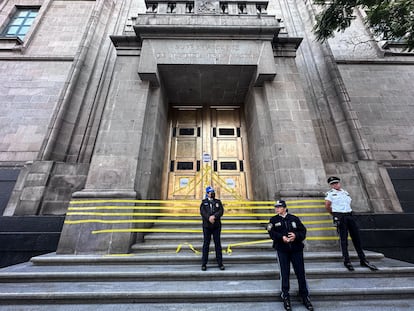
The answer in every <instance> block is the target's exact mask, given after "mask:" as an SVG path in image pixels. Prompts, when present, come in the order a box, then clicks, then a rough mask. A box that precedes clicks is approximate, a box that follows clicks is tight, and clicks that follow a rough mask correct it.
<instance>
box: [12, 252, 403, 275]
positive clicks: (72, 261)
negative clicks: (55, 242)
mask: <svg viewBox="0 0 414 311" xmlns="http://www.w3.org/2000/svg"><path fill="white" fill-rule="evenodd" d="M365 254H366V256H367V258H368V259H369V260H375V261H379V260H384V259H385V257H384V255H383V254H381V253H376V252H369V251H366V252H365ZM349 255H350V258H351V260H352V261H355V262H357V259H358V257H357V255H356V253H355V252H350V253H349ZM223 258H224V260H225V261H226V263H230V262H231V263H269V262H270V263H273V262H274V261H275V258H276V252H275V251H274V250H271V251H261V252H251V251H249V250H245V251H237V252H236V251H234V252H233V253H232V254H231V255H224V256H223ZM304 258H305V262H306V263H308V262H322V263H324V262H340V263H341V264H342V256H341V253H339V252H337V251H327V252H305V253H304ZM200 260H201V255H196V254H194V253H193V252H192V251H191V250H190V249H189V248H187V249H186V252H184V251H181V252H180V253H175V252H171V253H164V254H129V255H127V256H125V255H123V254H120V255H100V256H99V255H56V254H55V253H51V254H47V255H42V256H37V257H33V258H32V259H31V260H30V262H31V263H32V264H33V265H35V266H56V265H58V266H63V265H85V266H89V265H94V266H100V265H109V264H110V265H131V264H132V265H133V264H139V265H141V264H144V265H148V263H151V265H155V264H157V265H158V264H159V265H165V264H173V265H186V264H199V262H200ZM387 260H388V262H389V261H391V259H388V258H387ZM391 262H392V263H393V264H392V266H395V265H396V264H395V262H397V263H400V261H391ZM387 264H388V265H390V263H387ZM407 265H409V266H410V264H407ZM13 267H19V265H17V266H13ZM9 269H10V268H5V271H9Z"/></svg>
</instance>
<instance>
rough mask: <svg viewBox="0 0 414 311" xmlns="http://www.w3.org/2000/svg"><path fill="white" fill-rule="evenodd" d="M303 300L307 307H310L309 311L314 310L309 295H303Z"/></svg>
mask: <svg viewBox="0 0 414 311" xmlns="http://www.w3.org/2000/svg"><path fill="white" fill-rule="evenodd" d="M302 302H303V305H304V306H305V307H306V309H308V310H309V311H313V306H312V303H311V301H310V299H309V297H303V299H302Z"/></svg>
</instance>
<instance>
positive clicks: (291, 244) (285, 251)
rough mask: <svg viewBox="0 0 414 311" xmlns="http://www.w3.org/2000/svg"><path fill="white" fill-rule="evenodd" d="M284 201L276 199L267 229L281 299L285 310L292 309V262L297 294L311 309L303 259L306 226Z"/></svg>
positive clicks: (307, 307)
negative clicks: (296, 282) (290, 293)
mask: <svg viewBox="0 0 414 311" xmlns="http://www.w3.org/2000/svg"><path fill="white" fill-rule="evenodd" d="M286 207H287V206H286V202H285V201H283V200H279V201H276V203H275V210H276V214H277V215H276V216H273V217H272V218H270V220H269V223H268V225H267V231H268V232H269V235H270V237H271V238H272V240H273V248H275V249H276V251H277V256H278V262H279V267H280V277H281V282H282V295H281V297H282V300H283V306H284V308H285V310H287V311H290V310H292V306H291V303H290V296H289V289H290V285H289V274H290V263H292V266H293V270H294V271H295V274H296V278H297V279H298V283H299V295H300V296H301V297H302V302H303V304H304V305H305V307H306V309H308V310H313V306H312V303H311V301H310V299H309V291H308V286H307V283H306V276H305V264H304V260H303V248H304V244H303V241H304V240H305V238H306V228H305V226H304V225H303V224H302V222H301V221H300V219H299V218H298V217H296V216H295V215H292V214H288V210H287V208H286Z"/></svg>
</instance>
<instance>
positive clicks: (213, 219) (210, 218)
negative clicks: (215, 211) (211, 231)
mask: <svg viewBox="0 0 414 311" xmlns="http://www.w3.org/2000/svg"><path fill="white" fill-rule="evenodd" d="M208 221H209V222H210V223H212V224H214V222H215V221H216V216H214V215H211V216H210V217H209V218H208Z"/></svg>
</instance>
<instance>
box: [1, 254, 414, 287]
mask: <svg viewBox="0 0 414 311" xmlns="http://www.w3.org/2000/svg"><path fill="white" fill-rule="evenodd" d="M372 263H374V264H376V265H377V266H378V267H379V270H378V271H375V272H373V271H370V270H369V269H367V268H364V267H360V266H359V265H357V264H356V265H355V271H354V272H348V271H347V270H346V269H345V267H343V265H342V264H341V263H340V262H329V263H326V262H324V263H322V262H309V263H308V262H306V263H305V266H306V275H307V278H308V279H317V278H338V277H339V278H356V277H371V278H390V277H392V278H396V277H414V266H412V267H407V266H397V265H395V266H390V265H389V264H388V265H387V266H383V264H384V263H382V262H381V261H372ZM217 271H218V269H217V266H216V265H215V264H214V263H211V264H209V265H208V270H207V271H201V270H200V265H199V264H194V263H191V264H185V265H182V266H177V265H171V264H165V265H162V266H160V265H146V266H140V265H125V266H113V265H100V266H82V265H70V266H69V265H67V266H47V267H46V266H31V267H30V268H26V269H24V268H23V269H20V270H19V269H11V270H10V271H1V272H0V282H2V283H5V282H8V283H10V282H25V283H26V282H51V281H53V282H57V281H59V282H68V281H70V282H92V281H114V282H121V281H127V280H133V281H142V282H144V281H162V280H169V281H188V280H193V281H194V280H200V281H203V280H205V279H206V277H211V276H212V277H214V279H215V280H232V281H237V280H250V279H255V280H263V279H270V280H273V279H279V266H278V264H277V262H276V258H274V262H272V263H254V264H251V263H236V262H230V263H227V261H226V270H225V271H220V273H217ZM291 274H292V277H293V278H294V274H293V270H292V271H291Z"/></svg>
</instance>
